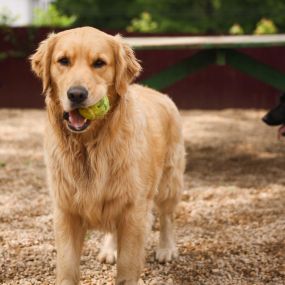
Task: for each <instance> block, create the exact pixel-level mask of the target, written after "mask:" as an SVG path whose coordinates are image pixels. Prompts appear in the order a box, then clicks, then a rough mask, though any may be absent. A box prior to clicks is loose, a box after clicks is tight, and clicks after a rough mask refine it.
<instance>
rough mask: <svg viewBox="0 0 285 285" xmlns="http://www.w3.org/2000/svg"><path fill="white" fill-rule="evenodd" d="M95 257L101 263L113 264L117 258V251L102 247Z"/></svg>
mask: <svg viewBox="0 0 285 285" xmlns="http://www.w3.org/2000/svg"><path fill="white" fill-rule="evenodd" d="M97 259H98V260H99V261H100V262H101V263H108V264H114V263H115V262H116V260H117V251H116V250H112V249H107V248H103V249H101V250H100V253H99V254H98V257H97Z"/></svg>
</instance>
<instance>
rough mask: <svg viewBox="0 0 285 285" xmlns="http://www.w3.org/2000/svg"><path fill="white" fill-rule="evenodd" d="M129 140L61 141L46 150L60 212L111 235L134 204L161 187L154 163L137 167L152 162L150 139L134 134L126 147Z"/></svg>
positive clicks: (52, 189)
mask: <svg viewBox="0 0 285 285" xmlns="http://www.w3.org/2000/svg"><path fill="white" fill-rule="evenodd" d="M124 137H125V135H124V134H121V135H117V137H116V138H112V140H110V138H108V137H107V136H106V137H101V138H100V140H95V141H93V142H92V143H88V144H84V145H83V144H80V143H79V142H77V141H70V142H69V143H68V144H67V146H62V145H61V146H60V145H58V144H57V143H56V141H54V143H53V144H50V143H49V145H46V150H47V156H46V161H47V166H48V172H49V183H50V185H51V191H52V194H53V195H54V196H55V201H56V202H57V203H58V204H59V206H60V207H61V208H63V209H65V210H67V211H70V212H72V213H74V214H79V215H80V216H81V217H82V218H83V219H84V221H85V222H86V223H87V224H88V226H89V227H95V228H101V229H104V230H112V229H113V228H114V226H115V223H116V219H117V218H118V217H119V216H120V214H121V212H122V211H123V209H125V208H126V207H128V205H129V204H130V201H132V203H136V202H137V203H139V200H140V199H145V197H146V196H147V195H149V193H150V192H154V191H153V189H152V188H154V187H156V185H157V184H158V180H159V174H158V173H156V170H155V169H154V167H155V165H156V164H155V163H153V161H152V158H151V157H149V159H150V160H149V165H150V167H149V168H146V169H143V170H142V169H140V165H139V163H138V162H139V161H141V160H140V159H139V158H140V157H141V159H144V160H146V159H148V158H147V156H146V155H145V154H146V153H147V149H145V146H146V145H148V144H147V143H146V142H145V141H144V140H145V138H144V137H143V136H142V135H139V137H137V136H136V134H133V139H131V140H130V139H129V140H128V142H127V143H126V141H125V139H124ZM49 141H50V138H49ZM130 157H135V158H136V159H130ZM159 169H160V167H159ZM150 176H152V177H150ZM153 176H156V179H153ZM148 177H150V179H148ZM154 181H155V182H154ZM154 184H155V185H154Z"/></svg>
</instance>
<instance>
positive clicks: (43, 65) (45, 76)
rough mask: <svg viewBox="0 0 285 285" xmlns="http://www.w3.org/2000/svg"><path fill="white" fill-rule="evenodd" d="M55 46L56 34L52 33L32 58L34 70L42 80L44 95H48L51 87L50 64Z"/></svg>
mask: <svg viewBox="0 0 285 285" xmlns="http://www.w3.org/2000/svg"><path fill="white" fill-rule="evenodd" d="M54 44H55V34H54V33H52V34H49V36H48V37H47V39H45V40H44V41H42V42H41V43H40V45H39V47H38V49H37V51H36V52H35V53H34V54H33V55H31V56H30V60H31V65H32V70H33V71H34V72H35V74H36V75H37V76H38V77H39V78H41V80H42V83H43V93H46V91H47V89H48V87H49V86H50V64H51V56H52V52H53V47H54Z"/></svg>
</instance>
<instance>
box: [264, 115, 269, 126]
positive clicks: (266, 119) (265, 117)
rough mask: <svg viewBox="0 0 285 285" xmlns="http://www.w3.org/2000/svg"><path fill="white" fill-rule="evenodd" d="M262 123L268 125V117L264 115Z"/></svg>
mask: <svg viewBox="0 0 285 285" xmlns="http://www.w3.org/2000/svg"><path fill="white" fill-rule="evenodd" d="M262 121H263V122H264V123H265V124H268V121H269V120H268V115H267V114H266V115H265V116H264V117H263V118H262Z"/></svg>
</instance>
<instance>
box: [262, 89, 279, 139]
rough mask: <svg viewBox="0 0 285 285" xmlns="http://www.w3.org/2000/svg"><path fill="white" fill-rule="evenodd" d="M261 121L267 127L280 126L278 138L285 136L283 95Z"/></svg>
mask: <svg viewBox="0 0 285 285" xmlns="http://www.w3.org/2000/svg"><path fill="white" fill-rule="evenodd" d="M262 120H263V122H264V123H265V124H267V125H269V126H280V125H281V126H280V127H279V129H278V137H279V138H281V136H285V93H284V94H283V95H281V96H280V101H279V104H278V105H277V106H276V107H275V108H273V109H272V110H270V111H269V112H268V113H267V114H266V115H265V116H264V117H263V118H262Z"/></svg>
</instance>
